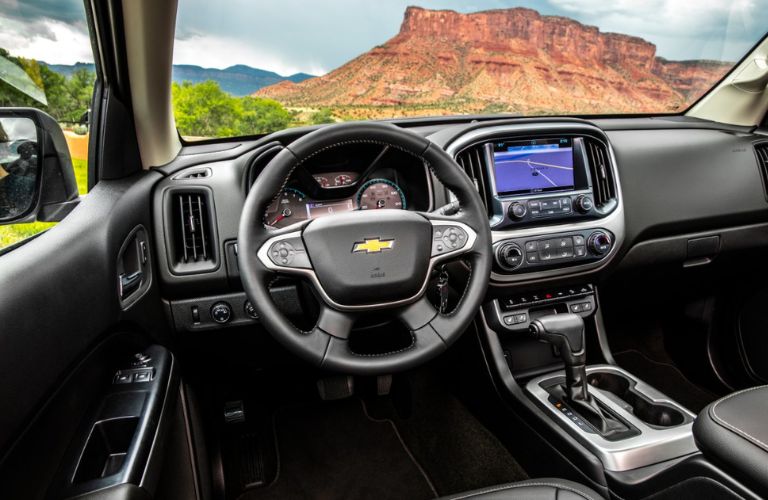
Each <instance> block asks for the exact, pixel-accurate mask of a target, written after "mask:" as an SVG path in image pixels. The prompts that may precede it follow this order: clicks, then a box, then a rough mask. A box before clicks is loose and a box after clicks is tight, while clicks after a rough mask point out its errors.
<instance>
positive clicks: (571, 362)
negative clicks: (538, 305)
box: [530, 314, 627, 435]
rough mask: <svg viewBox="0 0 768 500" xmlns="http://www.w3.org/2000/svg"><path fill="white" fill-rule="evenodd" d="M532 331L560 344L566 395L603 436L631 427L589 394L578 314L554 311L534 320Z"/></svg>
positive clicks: (556, 344) (581, 328)
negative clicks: (605, 409) (606, 410)
mask: <svg viewBox="0 0 768 500" xmlns="http://www.w3.org/2000/svg"><path fill="white" fill-rule="evenodd" d="M530 332H531V334H532V335H533V336H534V337H535V338H537V339H538V340H541V341H544V342H549V343H550V344H553V345H555V346H557V347H558V349H559V350H560V357H561V358H562V359H563V362H564V363H565V387H564V388H565V394H564V398H565V399H566V401H567V402H568V403H570V405H571V406H572V407H573V408H572V409H573V410H574V411H576V412H577V413H579V414H580V415H582V416H583V417H584V418H585V419H586V420H588V421H589V422H590V423H591V424H592V425H594V426H595V427H596V428H597V429H598V430H600V432H601V433H602V434H603V435H610V434H613V433H615V432H618V431H623V430H626V429H627V427H626V426H625V425H624V424H622V423H621V422H619V421H618V420H616V419H615V418H613V417H612V416H610V415H608V414H606V413H605V412H604V411H603V410H602V409H601V408H600V406H598V404H597V402H596V401H595V399H594V398H593V397H592V395H591V394H590V393H589V384H588V383H587V366H586V364H587V349H586V342H585V340H584V321H583V320H582V319H581V317H580V316H577V315H575V314H552V315H549V316H543V317H541V318H539V319H535V320H533V321H532V322H531V326H530Z"/></svg>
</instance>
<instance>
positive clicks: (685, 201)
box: [154, 117, 768, 307]
mask: <svg viewBox="0 0 768 500" xmlns="http://www.w3.org/2000/svg"><path fill="white" fill-rule="evenodd" d="M402 126H404V127H408V128H410V129H411V130H413V131H414V132H416V133H418V134H421V135H423V136H426V137H429V138H430V140H431V141H432V142H433V143H434V144H436V145H438V146H439V147H441V148H443V149H444V150H445V151H446V152H447V153H448V154H449V155H451V156H452V157H453V158H455V160H456V162H457V165H458V166H459V167H460V168H462V169H463V170H464V172H465V173H466V175H467V176H468V177H469V178H470V179H471V180H472V182H473V183H474V185H475V186H476V187H477V189H478V192H479V193H480V195H481V197H482V199H483V201H484V202H485V205H486V208H487V213H488V223H489V226H490V228H491V230H492V231H491V235H492V242H493V251H494V255H495V257H496V263H495V265H494V268H493V271H492V275H491V288H492V289H496V288H498V289H499V290H502V289H508V287H516V286H520V287H528V288H530V287H532V286H542V285H544V286H548V284H551V283H555V284H562V283H573V282H584V281H585V280H586V281H587V282H592V281H594V280H597V279H599V278H600V277H602V276H604V275H607V274H610V273H613V272H614V271H615V270H618V269H624V268H628V267H638V266H644V265H655V264H658V263H663V262H679V263H680V264H681V265H683V264H685V265H688V263H689V261H690V262H694V263H695V262H698V261H699V260H701V259H702V257H700V256H698V252H699V250H697V248H699V247H697V243H696V242H697V241H698V240H699V239H700V238H705V239H706V238H714V241H716V242H717V243H716V244H715V245H714V246H711V245H710V249H711V250H710V253H712V252H714V254H719V253H724V252H729V251H736V250H738V249H740V248H744V247H749V246H750V245H758V244H762V242H764V241H765V240H766V236H764V234H763V232H761V231H762V230H764V229H766V228H765V227H764V225H765V224H766V223H768V201H766V200H767V199H768V195H767V194H766V190H765V187H764V186H765V178H766V176H767V175H768V172H766V169H768V165H763V164H761V163H760V162H759V161H758V159H759V156H758V154H757V149H756V148H760V147H764V148H765V150H766V151H768V136H766V135H765V134H763V132H762V131H760V130H752V129H747V128H740V127H726V126H723V125H720V124H712V123H708V122H703V121H700V120H693V119H687V118H683V119H681V118H679V117H670V118H654V119H640V118H638V119H599V120H597V119H596V120H591V121H587V120H580V119H567V118H560V119H551V118H550V119H504V120H485V121H473V120H467V119H456V120H451V121H448V122H447V123H446V122H440V121H438V122H434V123H432V122H429V121H427V122H418V123H410V122H405V123H402ZM305 133H306V130H286V131H283V132H279V133H277V134H273V135H271V136H268V137H265V138H263V139H258V140H247V141H245V140H244V141H241V142H239V143H234V144H233V143H222V144H214V145H206V146H203V145H199V146H187V147H185V150H186V151H185V154H183V155H180V156H179V157H178V159H177V160H175V161H174V162H172V163H171V164H169V165H167V166H165V167H162V168H161V169H158V170H159V171H160V173H162V174H164V178H163V179H162V180H160V181H159V182H158V184H157V187H156V190H155V192H156V194H155V201H154V203H155V206H154V212H155V214H156V216H157V217H158V224H156V227H157V233H156V234H155V239H156V241H157V249H158V254H159V257H160V259H159V261H160V262H159V274H160V279H161V282H162V284H163V290H164V293H165V294H166V296H168V297H171V298H174V297H175V298H177V299H178V300H181V301H182V302H183V301H184V300H187V298H188V297H199V296H204V295H206V294H209V293H211V291H220V292H226V293H241V292H240V291H239V290H240V284H239V276H238V274H237V265H236V260H237V259H236V240H237V232H238V230H237V228H238V222H239V215H240V212H241V210H242V206H243V203H244V200H245V197H246V196H247V193H248V190H249V189H250V185H251V184H252V183H253V180H254V179H255V178H256V176H257V175H258V173H259V172H260V171H261V169H263V168H264V167H265V166H266V165H267V164H268V163H269V161H270V160H271V159H272V158H274V156H275V155H276V154H277V153H278V152H279V151H280V150H281V149H282V148H283V147H284V146H285V145H287V144H290V143H291V142H292V141H294V140H296V139H298V138H299V137H301V136H302V135H303V134H305ZM190 197H192V198H191V199H190ZM190 200H191V201H193V202H194V203H191V204H190V203H189V202H190ZM453 200H454V198H453V196H452V193H450V192H449V191H448V190H447V189H446V188H445V187H444V186H443V185H442V184H441V183H440V182H439V181H438V180H437V179H436V178H434V176H433V175H432V173H431V172H430V171H429V169H428V167H427V166H426V165H424V164H423V162H422V161H421V160H419V159H417V158H414V157H412V156H410V155H408V154H406V153H402V152H400V151H398V150H391V149H389V148H387V147H383V146H381V145H377V144H352V145H345V146H341V147H337V148H333V149H331V150H328V151H326V152H323V153H322V154H319V155H317V156H315V157H313V158H312V160H311V161H310V162H307V163H306V164H304V165H302V166H301V168H298V169H297V170H296V171H295V172H294V174H293V175H292V176H291V178H290V179H288V181H287V183H286V185H285V187H284V189H283V190H282V191H281V192H280V193H276V198H275V200H274V201H273V203H272V204H270V205H269V207H268V208H267V210H266V212H265V214H264V220H263V222H264V223H265V224H266V225H268V226H272V227H275V228H283V227H287V226H289V225H291V224H295V223H298V222H301V221H305V220H307V219H314V218H319V217H328V216H333V215H334V214H338V213H341V212H346V211H352V210H377V209H385V208H386V209H400V210H413V211H431V210H435V209H436V208H437V207H444V206H446V205H447V204H450V203H451V202H452V201H453ZM198 202H199V205H198ZM184 204H186V205H189V206H192V207H193V208H194V210H193V211H192V212H190V211H189V210H186V209H184V210H182V209H181V208H178V207H180V206H181V205H184ZM186 205H185V206H186ZM190 215H191V216H192V217H193V218H194V220H195V221H196V222H198V223H201V224H202V225H203V226H204V227H205V231H206V233H205V241H204V242H200V241H190V239H189V234H188V233H187V232H185V231H184V230H183V229H184V220H186V219H185V217H186V218H189V216H190ZM765 234H768V231H766V232H765ZM185 235H186V236H185ZM185 237H186V239H185ZM692 242H693V243H692ZM206 245H207V246H206ZM689 247H690V249H689ZM184 248H187V249H188V250H189V248H192V249H193V250H198V252H197V254H198V255H202V254H203V253H205V255H206V257H205V259H202V258H199V259H197V260H196V261H192V260H189V259H188V261H185V260H184V258H183V257H181V255H183V252H182V250H183V249H184ZM203 248H205V249H206V252H203V251H202V250H203ZM188 254H189V252H188ZM710 257H712V255H709V254H706V255H704V258H710ZM523 289H525V288H523ZM238 307H239V306H238Z"/></svg>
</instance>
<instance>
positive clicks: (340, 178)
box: [333, 174, 352, 186]
mask: <svg viewBox="0 0 768 500" xmlns="http://www.w3.org/2000/svg"><path fill="white" fill-rule="evenodd" d="M347 184H352V176H351V175H348V174H339V175H337V176H336V177H334V179H333V185H334V186H346V185H347Z"/></svg>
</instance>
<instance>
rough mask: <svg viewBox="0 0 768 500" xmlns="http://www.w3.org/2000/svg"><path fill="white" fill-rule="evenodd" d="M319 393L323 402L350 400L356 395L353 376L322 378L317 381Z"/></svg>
mask: <svg viewBox="0 0 768 500" xmlns="http://www.w3.org/2000/svg"><path fill="white" fill-rule="evenodd" d="M317 393H318V394H319V395H320V399H322V400H323V401H336V400H337V399H346V398H349V397H351V396H352V395H353V394H354V393H355V379H354V377H352V376H351V375H339V376H336V377H326V378H321V379H320V380H318V381H317Z"/></svg>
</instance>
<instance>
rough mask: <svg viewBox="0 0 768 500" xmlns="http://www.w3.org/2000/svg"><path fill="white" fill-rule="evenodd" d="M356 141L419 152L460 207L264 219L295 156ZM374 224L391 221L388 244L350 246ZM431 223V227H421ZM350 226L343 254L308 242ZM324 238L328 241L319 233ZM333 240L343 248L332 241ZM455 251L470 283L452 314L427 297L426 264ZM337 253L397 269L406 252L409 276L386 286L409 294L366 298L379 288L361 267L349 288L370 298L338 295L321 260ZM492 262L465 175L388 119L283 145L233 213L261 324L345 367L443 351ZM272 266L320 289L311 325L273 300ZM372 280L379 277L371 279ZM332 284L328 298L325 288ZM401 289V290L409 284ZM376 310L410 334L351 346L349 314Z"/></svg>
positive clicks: (301, 351)
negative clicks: (361, 348)
mask: <svg viewBox="0 0 768 500" xmlns="http://www.w3.org/2000/svg"><path fill="white" fill-rule="evenodd" d="M359 143H370V144H379V145H382V146H389V147H391V148H396V149H399V150H401V151H404V152H407V153H409V154H411V155H413V156H415V157H417V158H419V159H420V160H421V161H423V162H424V163H425V164H426V165H427V166H428V167H429V169H430V170H431V171H432V172H433V174H434V175H435V177H437V179H438V180H439V181H440V182H441V183H442V184H443V185H444V186H445V187H447V188H448V189H450V190H451V192H452V193H453V194H454V195H455V196H456V198H457V200H458V202H459V206H460V210H459V211H458V213H457V214H456V215H453V216H441V215H436V214H434V213H424V212H412V211H406V210H397V211H394V210H382V211H363V210H357V211H354V212H349V213H347V214H339V215H335V216H333V217H324V218H321V219H316V220H314V221H308V222H304V223H302V224H296V225H292V226H289V227H288V228H283V229H279V230H276V229H274V228H270V227H267V226H265V225H264V222H263V214H264V212H265V210H266V208H267V206H268V205H269V204H270V203H272V201H274V199H275V198H276V197H277V196H278V195H279V194H280V192H281V191H282V190H283V188H284V187H285V185H286V184H287V182H288V180H289V178H290V177H291V174H292V173H293V172H294V170H295V169H296V168H297V167H298V166H299V165H302V164H303V163H304V162H306V161H307V160H308V159H310V158H312V157H313V156H315V155H316V154H318V153H320V152H322V151H325V150H327V149H330V148H333V147H338V146H343V145H347V144H359ZM366 212H367V213H366ZM378 212H381V213H378ZM319 221H322V222H319ZM425 221H426V222H425ZM425 224H426V225H425ZM371 228H389V230H390V232H391V233H393V234H394V233H397V234H398V237H397V238H394V237H393V238H391V240H387V241H392V245H393V247H394V250H393V251H389V252H383V253H381V254H380V255H373V256H365V255H358V254H357V251H356V250H355V249H354V248H356V247H357V245H358V244H357V243H355V242H354V241H353V240H358V239H363V238H367V235H368V234H369V233H370V232H371V231H372V229H371ZM429 228H431V233H429V235H428V236H425V234H426V231H428V230H429ZM381 230H383V231H386V230H387V229H381ZM449 232H450V233H451V235H450V237H451V238H454V239H456V237H455V234H454V233H457V234H458V240H457V241H458V242H459V244H460V245H459V248H458V249H456V242H449V241H448V240H447V239H446V240H445V241H446V242H448V243H450V244H452V245H454V246H453V247H451V246H450V245H448V246H446V247H445V248H443V245H442V241H443V240H441V239H440V237H441V235H442V234H443V233H445V237H446V238H447V237H448V233H449ZM326 234H327V237H326ZM348 234H349V235H351V238H352V239H351V240H350V241H349V242H346V243H345V242H342V243H339V244H349V245H352V244H353V243H355V247H354V248H353V250H352V253H351V254H350V253H347V252H349V250H346V251H345V252H341V253H345V255H338V256H330V257H329V256H328V253H329V249H328V248H322V249H318V248H315V247H325V246H326V243H327V244H328V245H332V244H336V243H334V242H336V241H337V240H340V239H344V237H346V236H347V235H348ZM462 238H463V239H462ZM326 239H328V240H331V241H328V242H326V241H324V240H326ZM396 240H397V241H396ZM366 241H367V240H366ZM401 242H405V246H408V243H411V248H402V249H401V248H400V243H401ZM462 242H463V243H462ZM308 243H312V245H311V246H310V245H308ZM461 244H463V245H464V246H461ZM281 245H282V246H281ZM425 245H426V246H427V247H429V246H430V245H431V249H430V248H427V249H426V257H424V255H423V254H425V249H424V246H425ZM285 248H287V249H288V250H290V252H289V251H288V250H285ZM338 248H347V247H339V246H338V245H337V246H336V247H334V249H338ZM437 248H440V250H439V251H438V250H437ZM452 248H453V249H452ZM430 250H431V251H430ZM279 251H283V253H285V254H286V259H292V260H291V261H290V262H291V264H290V265H284V264H282V263H283V262H287V260H285V259H283V260H280V259H281V257H272V256H271V255H274V256H278V253H279ZM398 252H399V254H398ZM440 252H442V253H440ZM333 253H334V254H338V253H340V252H338V251H336V252H333ZM364 253H368V251H367V250H366V252H364ZM436 253H437V255H436ZM414 255H415V256H414ZM458 256H461V257H462V258H465V259H466V260H467V262H468V264H469V266H470V272H469V278H468V283H467V285H466V288H465V290H464V293H463V295H462V296H461V298H460V300H459V303H458V305H457V306H456V308H455V309H454V310H453V311H451V312H450V313H449V314H441V313H439V312H438V311H437V310H435V308H434V307H433V306H432V305H431V304H430V303H429V301H428V300H427V299H426V296H425V289H426V284H427V282H428V277H429V273H430V271H431V269H432V268H433V266H434V265H435V264H436V263H438V262H440V261H441V260H442V259H443V258H455V257H458ZM334 258H336V259H343V260H340V261H339V262H342V263H344V262H346V263H347V265H348V266H349V267H354V263H355V262H357V261H360V262H361V264H360V265H361V266H362V265H365V263H374V262H376V263H382V262H383V263H384V264H382V265H389V266H391V267H390V269H392V272H391V274H397V266H398V265H400V263H401V261H398V260H397V259H401V260H402V259H405V262H407V264H408V265H411V266H413V268H414V269H416V270H417V272H416V273H415V276H414V278H413V279H412V280H411V281H409V282H408V283H400V285H402V286H399V287H397V289H396V290H395V291H394V292H392V294H393V295H394V294H398V293H400V291H399V290H400V288H402V289H404V290H405V289H408V290H407V295H408V296H407V297H405V296H404V297H403V298H400V297H394V296H390V297H387V300H384V301H383V302H381V301H378V302H377V301H374V300H370V297H372V296H373V295H371V293H377V292H373V291H372V290H369V289H368V286H369V285H368V284H367V281H366V280H367V276H361V278H360V280H359V282H358V280H356V276H354V275H353V276H352V279H353V281H347V285H348V286H347V288H350V287H351V288H355V290H357V287H359V291H360V292H361V293H360V294H359V296H360V297H369V300H368V302H366V303H355V304H346V303H342V302H341V301H340V300H337V299H338V298H339V297H341V296H343V297H345V298H346V299H348V300H352V297H350V293H348V292H347V291H346V290H345V287H344V286H341V285H340V284H339V283H336V282H335V281H334V280H336V279H337V278H336V277H334V276H330V275H329V273H328V272H327V271H326V267H327V266H326V264H325V261H327V260H329V259H331V260H332V259H334ZM426 258H428V259H429V260H428V268H425V269H424V270H423V271H424V277H425V281H424V283H423V286H422V287H421V288H420V289H419V290H418V291H417V292H416V293H412V292H413V291H414V290H416V286H417V285H418V283H417V278H419V279H420V276H421V275H420V273H421V271H420V270H419V269H420V268H421V266H422V263H424V262H425V260H424V259H426ZM365 259H368V260H365ZM321 261H322V262H321ZM350 262H352V264H349V263H350ZM491 263H492V250H491V236H490V228H489V225H488V219H487V214H486V209H485V206H484V204H483V202H482V200H481V198H480V196H479V194H478V193H477V191H476V189H475V186H474V185H473V184H472V182H471V181H470V179H469V178H468V177H467V176H466V174H465V173H464V172H463V170H462V169H461V167H459V166H458V165H457V164H456V162H455V161H454V160H453V159H452V158H451V157H450V156H449V155H448V154H447V153H445V151H443V150H442V149H441V148H439V147H437V146H436V145H434V144H433V143H432V142H431V141H429V140H428V139H426V138H424V137H421V136H419V135H417V134H415V133H413V132H411V131H408V130H404V129H401V128H399V127H396V126H394V125H391V124H385V123H345V124H339V125H331V126H326V127H323V128H320V129H318V130H315V131H313V132H311V133H309V134H307V135H305V136H303V137H302V138H300V139H298V140H296V141H295V142H293V143H291V144H290V145H288V146H286V147H285V148H284V149H283V150H282V151H281V152H280V153H278V155H277V156H275V158H273V159H272V161H270V163H269V164H268V165H267V166H266V167H265V168H264V169H263V171H262V172H261V173H260V174H259V176H258V177H257V179H256V181H255V183H254V184H253V186H252V187H251V190H250V192H249V194H248V196H247V198H246V201H245V204H244V206H243V211H242V214H241V218H240V225H239V235H238V264H239V268H240V274H241V280H242V283H243V287H244V289H245V292H246V295H247V296H248V298H249V300H250V301H251V303H252V304H253V306H254V308H255V309H256V311H257V312H258V314H259V317H260V319H261V322H262V324H263V325H264V327H265V328H266V329H267V330H268V331H269V332H270V334H271V335H272V336H273V337H274V338H275V339H276V340H277V341H278V342H280V343H281V344H282V345H283V346H285V347H286V348H287V349H288V350H289V351H291V352H293V353H295V354H297V355H298V356H300V357H301V358H303V359H305V360H307V361H309V362H310V363H313V364H314V365H316V366H319V367H321V368H325V369H329V370H333V371H339V372H343V373H349V374H361V375H375V374H383V373H394V372H398V371H402V370H407V369H410V368H413V367H414V366H417V365H420V364H423V363H425V362H426V361H428V360H430V359H432V358H434V357H435V356H437V355H439V354H440V353H442V352H443V351H445V350H446V349H447V347H448V346H450V345H451V344H452V343H453V342H455V341H456V339H457V338H458V337H459V336H460V335H461V333H463V332H464V331H465V330H466V328H467V327H468V326H469V324H470V322H471V321H472V320H473V318H474V316H475V314H476V313H477V311H478V309H479V307H480V305H481V302H482V300H483V298H484V296H485V293H486V289H487V287H488V282H489V279H490V271H491ZM321 264H322V265H321ZM307 266H308V267H307ZM392 266H394V267H392ZM275 272H278V273H285V274H289V275H290V274H293V275H299V276H304V277H308V278H310V281H311V282H312V283H313V284H314V286H315V289H316V290H318V291H319V292H320V293H319V295H320V297H321V312H320V317H319V319H318V322H317V324H316V325H315V326H314V327H313V328H312V329H310V330H307V331H303V330H300V329H298V328H296V327H295V326H294V325H293V324H292V323H291V322H290V321H289V320H288V318H286V317H285V315H284V314H283V313H282V312H281V311H280V310H279V309H278V308H277V306H276V304H275V303H274V301H273V300H272V297H271V295H270V293H269V284H270V282H271V281H273V279H274V277H275ZM402 279H405V278H402ZM323 280H325V281H324V282H323ZM331 285H334V286H333V287H332V286H331ZM370 286H371V287H374V286H377V285H376V284H375V283H371V284H370ZM409 287H410V288H409ZM326 288H327V290H326ZM332 290H333V291H334V292H333V293H335V295H334V297H331V295H332ZM379 291H381V288H380V289H379ZM402 293H404V294H406V291H403V292H402ZM355 297H357V295H356V296H355ZM372 302H376V303H372ZM374 309H375V310H379V311H381V310H387V311H391V312H392V314H393V316H394V317H397V318H398V319H400V320H401V321H402V322H403V323H404V324H405V325H406V326H407V327H408V329H409V331H410V332H411V336H412V343H411V345H410V346H409V347H407V348H405V349H400V350H398V351H396V352H389V353H382V354H376V355H362V354H357V353H354V352H353V351H352V350H351V349H350V348H349V343H348V340H347V339H348V335H349V332H350V331H351V328H352V326H353V323H354V320H355V319H356V317H358V316H359V314H364V313H365V312H366V311H369V310H374Z"/></svg>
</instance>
